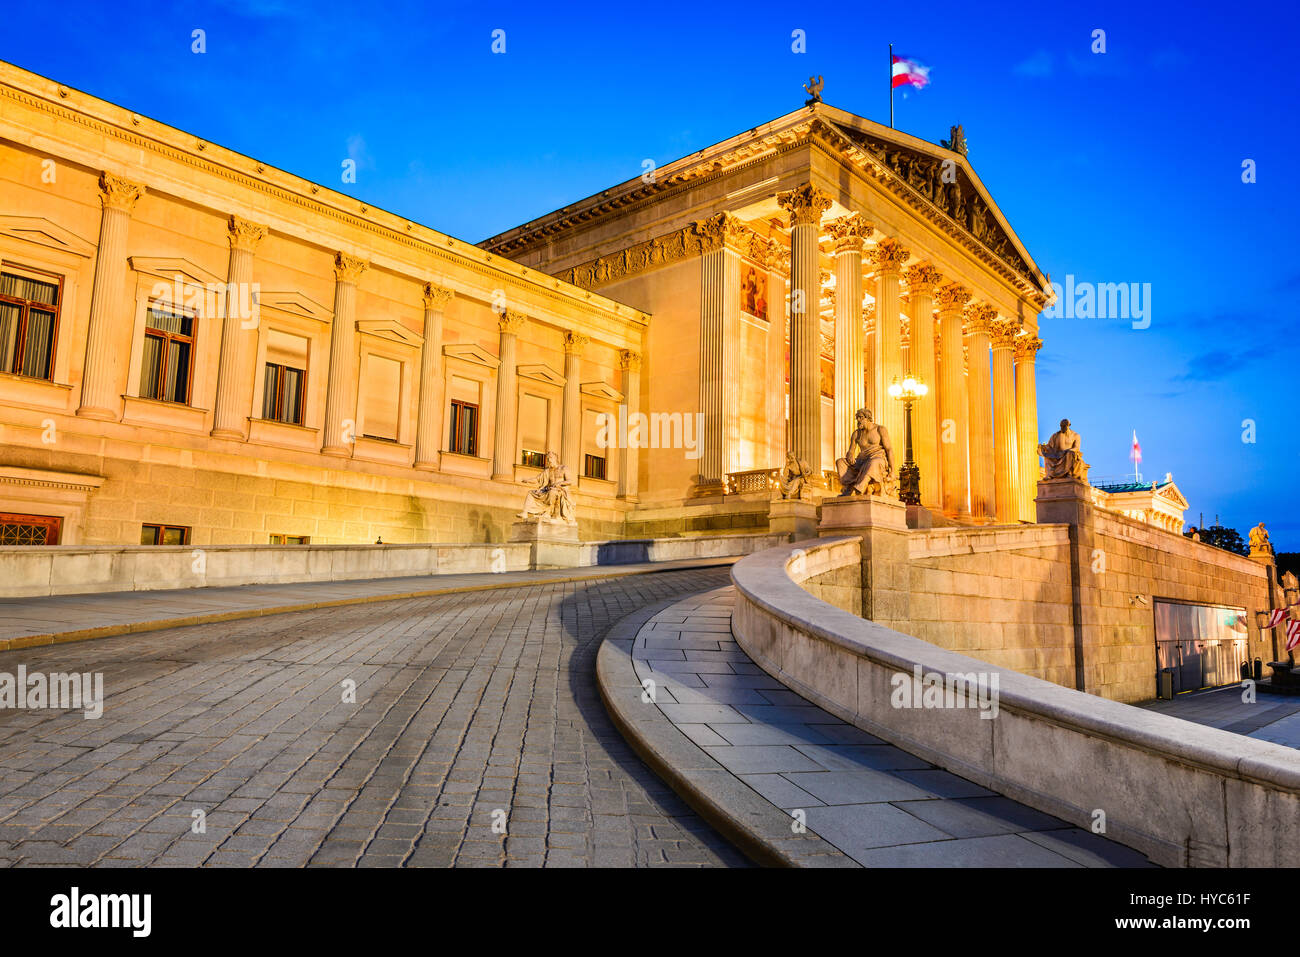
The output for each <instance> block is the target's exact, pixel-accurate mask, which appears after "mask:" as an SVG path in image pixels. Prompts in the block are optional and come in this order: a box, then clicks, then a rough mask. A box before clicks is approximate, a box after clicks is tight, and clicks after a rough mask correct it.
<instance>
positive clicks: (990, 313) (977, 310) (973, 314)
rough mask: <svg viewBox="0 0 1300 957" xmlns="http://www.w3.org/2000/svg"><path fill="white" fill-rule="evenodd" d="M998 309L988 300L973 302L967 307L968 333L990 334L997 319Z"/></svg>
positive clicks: (975, 334) (972, 334)
mask: <svg viewBox="0 0 1300 957" xmlns="http://www.w3.org/2000/svg"><path fill="white" fill-rule="evenodd" d="M997 318H998V310H997V308H996V307H994V306H991V305H989V304H988V303H987V302H972V303H971V304H970V305H969V306H967V307H966V335H968V336H977V335H986V336H987V335H989V334H990V333H992V331H993V323H994V322H996V321H997Z"/></svg>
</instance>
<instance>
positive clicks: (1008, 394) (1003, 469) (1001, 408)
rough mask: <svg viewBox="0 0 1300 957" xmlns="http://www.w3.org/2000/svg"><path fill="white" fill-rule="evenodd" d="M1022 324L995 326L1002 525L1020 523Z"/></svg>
mask: <svg viewBox="0 0 1300 957" xmlns="http://www.w3.org/2000/svg"><path fill="white" fill-rule="evenodd" d="M1019 331H1020V325H1019V323H1016V322H1012V321H1010V320H1002V321H1000V322H996V323H994V324H993V474H994V482H995V484H994V489H995V494H996V504H997V518H998V524H999V525H1010V524H1014V523H1016V522H1018V521H1019V520H1020V459H1019V453H1018V451H1017V450H1018V449H1019V447H1020V439H1019V435H1018V433H1017V428H1016V384H1015V367H1014V364H1013V353H1014V352H1015V347H1016V333H1018V332H1019Z"/></svg>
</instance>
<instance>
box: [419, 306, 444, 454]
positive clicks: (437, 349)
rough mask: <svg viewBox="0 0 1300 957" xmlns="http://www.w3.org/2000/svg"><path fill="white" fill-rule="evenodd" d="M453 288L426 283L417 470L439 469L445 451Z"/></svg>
mask: <svg viewBox="0 0 1300 957" xmlns="http://www.w3.org/2000/svg"><path fill="white" fill-rule="evenodd" d="M451 297H452V292H451V290H450V289H443V288H442V287H441V286H435V285H434V284H433V283H431V282H428V283H425V284H424V345H423V346H421V347H420V411H419V414H418V416H417V418H416V420H415V421H416V425H415V467H416V468H417V469H436V468H437V467H438V460H439V458H440V457H441V456H440V453H441V450H442V415H443V413H442V392H443V381H442V321H443V315H444V314H445V313H446V311H447V303H448V302H450V301H451Z"/></svg>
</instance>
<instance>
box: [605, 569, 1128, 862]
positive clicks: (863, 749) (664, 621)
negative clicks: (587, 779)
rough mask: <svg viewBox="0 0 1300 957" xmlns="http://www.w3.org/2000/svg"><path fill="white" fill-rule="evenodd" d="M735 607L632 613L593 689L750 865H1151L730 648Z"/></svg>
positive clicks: (725, 601) (715, 595) (725, 596)
mask: <svg viewBox="0 0 1300 957" xmlns="http://www.w3.org/2000/svg"><path fill="white" fill-rule="evenodd" d="M733 601H734V588H732V587H727V588H719V589H713V590H710V591H704V592H700V593H699V594H697V595H693V596H691V597H690V598H686V599H682V600H679V601H676V602H673V603H672V604H669V605H668V606H667V607H664V608H662V609H661V610H659V611H657V613H655V614H653V615H652V616H649V617H648V620H647V619H646V617H645V616H643V615H637V616H635V617H634V619H631V620H629V621H628V622H627V624H626V626H625V627H622V628H619V629H616V630H615V631H612V632H611V633H610V635H609V637H608V638H607V639H606V640H605V642H604V644H603V645H602V646H601V649H600V652H599V655H598V657H597V664H596V671H597V684H598V685H599V687H600V691H601V697H602V699H603V700H604V701H605V706H606V708H607V709H608V711H609V713H610V715H611V717H612V718H613V720H614V723H615V725H616V726H617V727H618V728H619V730H620V731H621V732H622V733H623V734H624V736H625V737H626V738H627V739H628V741H629V742H630V743H631V744H632V747H633V749H634V750H635V751H636V752H637V753H638V754H639V755H640V756H641V757H642V759H643V760H645V761H646V763H647V764H649V765H650V766H651V768H653V769H654V770H655V771H656V772H657V773H658V774H659V775H660V776H661V777H663V778H664V779H665V780H666V781H667V782H668V783H669V784H670V785H671V786H672V788H673V789H674V790H675V791H677V792H678V794H680V795H681V796H682V797H683V798H684V799H685V800H686V801H687V803H689V804H690V805H691V806H692V807H693V808H694V809H695V810H696V811H697V812H698V813H699V814H701V816H703V817H704V818H705V819H706V820H708V821H709V823H711V824H712V825H713V826H714V827H715V828H717V829H718V830H719V831H720V832H722V833H723V834H724V835H725V836H726V837H728V838H730V839H731V840H733V841H734V842H735V843H736V844H737V846H739V847H740V848H741V850H743V851H744V852H745V853H746V854H747V855H749V856H750V857H751V858H752V859H754V860H755V861H757V862H759V863H762V864H768V865H777V866H794V867H819V866H821V867H825V866H830V867H837V866H838V867H843V866H855V865H862V866H868V867H890V866H895V867H907V866H919V867H944V866H946V867H962V866H965V867H1014V866H1019V867H1080V866H1084V867H1105V866H1150V865H1149V863H1148V862H1147V860H1146V859H1145V858H1144V857H1142V855H1140V854H1138V853H1137V852H1135V851H1132V850H1130V849H1128V848H1126V847H1123V846H1122V845H1119V844H1115V843H1114V842H1112V841H1108V840H1106V839H1105V838H1102V837H1099V836H1097V835H1094V834H1091V833H1089V832H1087V831H1084V830H1081V829H1079V828H1077V827H1073V826H1072V825H1069V824H1067V823H1066V822H1064V821H1061V820H1059V819H1057V818H1053V817H1050V816H1049V815H1046V814H1042V813H1041V812H1038V811H1035V810H1033V809H1032V808H1028V807H1026V806H1024V805H1022V804H1018V803H1016V802H1014V801H1010V800H1008V799H1007V798H1004V797H1001V796H999V795H997V794H995V793H994V792H992V791H989V790H986V789H985V788H982V787H979V786H978V785H975V784H972V783H971V782H969V781H966V780H964V779H962V778H959V777H957V776H956V775H953V774H950V773H949V772H947V771H944V770H942V769H939V768H936V767H934V766H933V765H931V764H929V763H928V762H926V761H924V760H922V759H920V758H917V757H915V756H913V755H911V754H908V753H907V752H905V751H903V750H900V749H899V748H896V747H893V746H892V745H890V744H887V743H886V742H884V741H882V740H881V739H879V738H877V737H874V736H873V735H870V734H867V733H866V732H864V731H861V730H859V729H857V728H855V727H853V726H852V725H850V724H848V723H846V722H844V721H842V720H840V719H839V718H837V717H835V716H834V715H832V714H830V713H828V712H826V711H824V710H822V709H821V708H818V707H816V706H815V705H812V704H810V703H809V702H808V701H806V700H805V699H803V698H801V697H800V696H799V695H797V694H795V693H794V692H793V691H790V690H789V689H788V688H786V687H785V686H784V685H783V684H781V683H780V682H779V681H777V680H776V679H774V678H772V677H770V676H769V675H767V674H766V673H765V672H763V670H762V669H761V668H759V667H758V665H756V664H755V663H754V662H753V661H751V660H750V658H749V656H748V655H746V654H745V652H744V651H742V650H741V648H740V647H739V646H738V645H737V644H736V642H735V639H734V638H733V636H732V634H731V610H732V604H733ZM646 681H652V682H654V686H653V690H654V701H649V700H647V699H648V697H649V694H648V690H647V685H645V684H644V682H646ZM797 812H802V818H803V822H804V823H805V824H806V829H805V830H804V831H803V832H802V833H797V830H798V829H797V828H795V827H794V823H795V820H796V817H795V815H796V813H797Z"/></svg>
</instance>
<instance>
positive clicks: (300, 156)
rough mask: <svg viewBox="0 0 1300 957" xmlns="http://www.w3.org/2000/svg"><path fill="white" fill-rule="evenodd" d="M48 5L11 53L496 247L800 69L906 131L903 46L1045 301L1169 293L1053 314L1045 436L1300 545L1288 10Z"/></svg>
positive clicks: (930, 122)
mask: <svg viewBox="0 0 1300 957" xmlns="http://www.w3.org/2000/svg"><path fill="white" fill-rule="evenodd" d="M58 9H59V13H58V23H57V24H52V23H51V22H50V15H49V12H48V11H49V7H48V6H47V5H46V4H44V3H41V4H27V5H21V4H20V5H13V4H11V5H10V6H9V9H8V11H7V13H6V22H5V29H4V31H3V32H0V58H2V59H5V60H8V61H10V62H13V63H16V64H18V65H19V66H22V67H24V68H26V69H29V70H32V71H34V72H37V73H40V74H43V75H45V76H49V77H51V78H54V79H57V80H59V81H61V82H64V83H66V84H68V85H70V86H74V87H77V88H79V89H82V90H85V91H86V92H88V93H91V94H93V95H95V96H99V97H102V98H104V99H107V100H111V101H113V102H115V103H118V104H121V105H123V106H126V107H129V108H130V109H133V110H135V111H136V112H139V113H143V114H146V115H148V116H151V117H154V118H155V119H158V120H161V121H163V122H166V123H169V124H172V125H174V126H177V127H180V128H181V129H184V130H187V131H189V132H192V133H194V134H196V135H198V136H201V137H203V138H206V139H209V140H212V141H214V142H217V143H220V144H222V145H224V146H228V147H230V148H232V149H235V150H238V151H240V152H243V153H247V154H249V155H252V156H254V157H257V158H258V159H261V160H263V161H265V162H268V163H271V164H273V165H275V166H279V167H282V168H284V169H286V170H289V171H292V172H294V173H297V174H299V175H301V176H305V177H307V178H309V179H313V180H316V181H318V182H320V183H323V184H326V185H329V186H331V187H333V188H335V189H341V190H342V191H344V192H348V193H351V194H353V195H356V196H358V197H359V198H362V199H365V200H367V201H368V202H370V203H372V204H373V205H376V206H380V207H383V208H386V209H389V210H392V211H393V212H396V213H400V214H402V215H405V216H408V217H410V218H412V219H415V220H417V221H420V222H423V223H426V224H428V225H430V226H433V227H435V228H437V229H440V230H442V231H444V232H447V233H450V234H452V235H454V236H457V237H460V238H462V239H465V240H469V241H475V242H477V241H479V240H481V239H483V238H485V237H487V236H490V235H493V234H495V233H497V232H500V231H501V230H504V229H507V228H509V227H511V226H514V225H518V224H519V223H522V222H525V221H527V220H529V219H532V218H535V217H536V216H538V215H540V214H542V213H545V212H549V211H550V210H552V209H555V208H557V207H559V206H563V205H565V204H567V203H569V202H572V201H574V200H576V199H579V198H581V197H584V196H587V195H590V194H591V193H594V192H598V191H600V190H601V189H603V188H605V187H607V186H610V185H613V184H614V183H617V182H621V181H623V180H626V179H629V178H631V177H632V176H636V175H640V173H641V171H642V165H641V164H642V161H643V160H645V159H653V160H654V161H655V163H656V164H658V165H663V164H664V163H667V162H670V161H672V160H674V159H676V158H678V157H680V156H682V155H685V154H687V153H691V152H694V151H695V150H698V149H701V148H703V147H705V146H708V145H710V144H712V143H715V142H717V141H719V140H721V139H724V138H726V137H728V136H731V135H734V134H736V133H738V132H741V131H743V130H745V129H748V128H750V127H753V126H756V125H758V124H761V123H764V122H766V121H768V120H770V119H773V118H775V117H777V116H780V115H782V114H784V113H787V112H790V111H791V110H793V109H796V108H798V107H799V106H801V105H802V103H803V99H804V96H805V94H804V92H803V90H802V89H801V84H802V83H803V82H805V81H806V79H807V77H808V76H809V75H810V74H814V73H816V74H821V75H823V76H824V77H825V82H826V87H825V90H824V91H823V96H824V97H825V99H826V101H827V102H828V103H831V104H833V105H835V106H838V107H841V108H843V109H846V110H850V111H852V112H855V113H859V114H861V115H863V116H867V117H869V118H872V119H875V120H879V121H881V122H887V121H888V88H887V86H886V81H885V70H886V56H887V45H888V43H890V42H891V41H892V42H893V43H894V45H895V50H896V52H899V53H902V54H906V55H911V56H914V57H916V58H918V59H920V60H922V61H923V62H925V63H926V64H928V65H929V66H930V68H931V81H932V82H931V85H930V86H929V87H928V88H926V89H925V90H923V91H919V92H910V93H909V94H907V95H906V96H905V97H904V96H903V95H901V91H900V94H899V95H898V99H897V100H896V122H897V126H898V127H899V128H900V129H902V130H905V131H907V132H909V133H913V134H915V135H917V136H921V137H923V138H925V139H929V140H931V141H937V140H939V139H940V138H941V137H946V136H947V133H948V127H949V125H951V124H952V123H956V122H960V123H962V124H964V126H965V129H966V135H967V140H968V143H969V146H970V159H971V162H972V163H973V165H974V166H975V168H976V170H977V171H978V172H979V174H980V177H981V178H982V179H983V181H984V183H985V185H986V186H987V187H988V188H989V189H990V191H991V192H992V194H993V196H994V198H995V200H996V201H997V202H998V204H999V205H1000V207H1001V208H1002V211H1003V212H1004V213H1005V214H1006V216H1007V218H1008V219H1009V221H1010V222H1011V224H1012V227H1013V228H1014V229H1015V230H1016V232H1017V233H1018V235H1019V236H1020V238H1021V239H1022V240H1023V241H1024V243H1025V244H1026V246H1027V247H1028V249H1029V251H1030V253H1031V254H1032V255H1033V256H1034V258H1035V259H1036V260H1037V262H1038V263H1039V265H1040V266H1041V267H1042V268H1043V269H1045V270H1047V271H1048V272H1050V273H1051V275H1052V277H1053V279H1056V280H1061V281H1063V280H1064V278H1065V276H1066V275H1067V274H1073V275H1074V276H1075V278H1076V280H1077V281H1089V282H1138V283H1150V284H1151V306H1152V311H1151V323H1150V327H1149V328H1146V329H1134V328H1132V324H1131V323H1130V322H1128V321H1126V320H1119V319H1104V320H1103V319H1044V320H1043V322H1042V336H1043V339H1044V342H1045V346H1044V349H1043V351H1042V352H1041V353H1040V354H1039V362H1038V368H1039V375H1038V397H1039V419H1040V429H1041V431H1042V433H1043V438H1044V439H1046V437H1047V435H1048V434H1049V433H1050V432H1051V431H1052V430H1053V428H1054V425H1055V422H1056V421H1057V420H1058V419H1060V418H1061V417H1062V416H1068V417H1069V418H1070V419H1071V420H1072V421H1073V423H1074V425H1075V428H1076V429H1077V430H1078V431H1079V432H1080V433H1081V434H1082V436H1083V440H1084V455H1085V458H1086V459H1087V460H1088V461H1089V463H1090V464H1091V465H1092V474H1093V475H1094V476H1119V475H1121V474H1123V473H1124V472H1126V471H1129V470H1130V465H1129V462H1128V448H1129V440H1130V434H1131V432H1132V430H1134V429H1136V430H1137V434H1138V437H1139V439H1140V440H1141V443H1142V448H1143V452H1144V462H1143V474H1144V476H1145V477H1147V478H1148V479H1150V478H1154V477H1163V475H1164V473H1165V472H1173V474H1174V477H1175V480H1176V481H1177V482H1178V484H1179V486H1180V487H1181V488H1182V490H1183V491H1184V493H1185V494H1186V495H1187V497H1188V499H1189V500H1190V502H1191V503H1192V504H1191V509H1190V510H1189V513H1188V517H1189V519H1191V520H1192V521H1195V520H1196V518H1197V515H1198V514H1199V513H1202V512H1203V513H1204V514H1205V520H1206V522H1207V523H1210V522H1212V521H1213V520H1214V516H1215V515H1216V514H1217V515H1218V516H1220V517H1221V519H1222V520H1223V522H1224V523H1225V524H1228V525H1232V526H1234V527H1236V528H1238V529H1239V530H1240V531H1241V532H1242V533H1243V535H1244V534H1245V531H1246V529H1247V528H1248V527H1249V526H1251V525H1253V524H1255V523H1256V522H1257V521H1260V520H1263V521H1265V522H1266V523H1267V524H1268V526H1269V528H1270V530H1271V531H1272V533H1273V539H1274V542H1275V544H1276V545H1277V546H1278V547H1279V549H1282V550H1300V496H1297V494H1296V493H1297V491H1298V489H1297V485H1298V483H1297V481H1296V478H1297V474H1298V473H1300V442H1297V439H1296V426H1295V423H1294V418H1295V408H1296V401H1295V397H1294V392H1293V381H1294V380H1295V379H1296V378H1297V373H1296V372H1294V371H1288V369H1289V365H1290V361H1291V359H1292V357H1293V356H1294V355H1295V354H1296V351H1297V344H1298V343H1300V319H1297V309H1296V302H1297V297H1300V260H1298V259H1297V257H1296V256H1295V255H1294V250H1295V248H1296V247H1295V244H1294V243H1293V242H1292V240H1293V237H1294V235H1295V233H1294V230H1295V229H1296V227H1297V225H1300V218H1298V217H1297V213H1300V183H1297V182H1296V178H1295V173H1296V170H1295V163H1296V160H1295V157H1296V156H1297V155H1300V142H1298V141H1300V136H1298V135H1297V121H1296V116H1295V112H1296V106H1297V103H1298V102H1300V96H1298V95H1297V94H1298V93H1300V83H1297V79H1296V60H1297V53H1300V44H1298V43H1297V41H1296V36H1297V33H1298V31H1297V26H1298V23H1297V19H1298V17H1297V14H1296V13H1295V11H1294V8H1293V7H1292V6H1291V5H1289V4H1284V3H1276V4H1269V3H1262V4H1250V5H1247V6H1231V5H1224V4H1213V5H1212V4H1196V3H1178V4H1174V3H1163V4H1151V5H1139V4H1133V3H1096V4H1065V3H1052V4H1045V3H1033V4H1029V3H1026V4H1014V3H1005V4H998V5H997V12H996V13H995V14H990V13H984V12H982V11H983V10H985V9H991V6H990V5H972V4H951V5H949V4H940V3H930V4H924V5H920V4H870V5H867V4H851V5H850V4H842V3H822V4H803V5H795V4H788V3H779V4H778V3H772V4H764V3H747V4H743V5H740V4H734V5H733V4H708V5H702V4H693V5H690V6H689V7H686V8H683V9H682V12H681V13H678V12H676V11H675V9H674V8H672V7H671V6H669V7H656V6H651V5H647V4H609V3H599V4H594V3H593V4H582V3H565V4H536V3H534V4H493V3H475V4H429V3H414V2H412V3H385V2H382V0H373V2H370V3H366V4H355V3H351V4H338V5H332V4H306V3H293V2H289V0H227V2H223V3H176V4H172V5H170V6H169V7H168V8H166V9H163V8H161V7H155V6H154V5H151V4H134V3H131V2H119V3H114V4H102V3H99V2H93V3H92V2H79V0H67V2H64V3H62V4H60V5H59V8H58ZM196 29H201V30H203V31H205V35H206V45H207V52H206V53H203V54H201V55H199V54H195V53H193V52H191V45H192V40H191V36H192V32H193V31H194V30H196ZM497 29H500V30H504V31H505V40H506V53H505V54H504V55H499V54H493V53H492V52H491V44H492V31H493V30H497ZM796 29H800V30H803V31H805V33H806V36H807V52H806V53H802V54H797V53H794V52H792V50H791V34H792V31H794V30H796ZM1097 29H1101V30H1104V31H1105V39H1106V52H1105V53H1104V54H1094V53H1093V52H1091V46H1092V44H1093V36H1092V34H1093V31H1094V30H1097ZM40 37H48V39H47V40H42V41H40V42H36V41H35V40H34V39H33V38H40ZM347 158H352V159H355V160H356V161H357V168H358V175H357V182H356V183H355V184H354V185H352V184H343V183H341V182H340V172H341V163H342V161H343V160H344V159H347ZM1246 159H1251V160H1254V161H1255V164H1256V170H1257V182H1255V183H1253V184H1244V183H1243V182H1242V162H1243V161H1244V160H1246ZM1247 420H1250V421H1252V422H1253V423H1254V438H1255V441H1254V442H1253V443H1251V442H1244V441H1243V433H1244V432H1245V431H1247V429H1246V427H1245V426H1243V423H1244V422H1246V421H1247Z"/></svg>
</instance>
